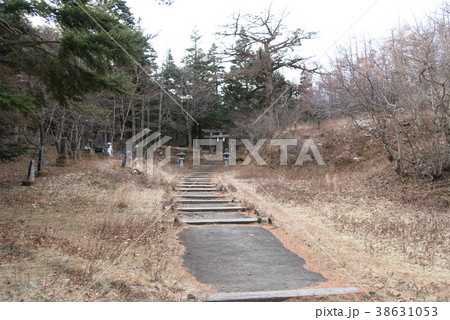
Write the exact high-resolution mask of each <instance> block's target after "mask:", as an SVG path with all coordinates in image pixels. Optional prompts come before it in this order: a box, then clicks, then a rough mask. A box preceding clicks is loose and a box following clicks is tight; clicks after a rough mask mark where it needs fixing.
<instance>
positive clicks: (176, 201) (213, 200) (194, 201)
mask: <svg viewBox="0 0 450 320" xmlns="http://www.w3.org/2000/svg"><path fill="white" fill-rule="evenodd" d="M231 202H233V200H231V199H194V200H192V199H178V200H175V203H186V204H199V203H204V204H211V203H231Z"/></svg>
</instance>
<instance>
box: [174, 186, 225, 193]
mask: <svg viewBox="0 0 450 320" xmlns="http://www.w3.org/2000/svg"><path fill="white" fill-rule="evenodd" d="M176 189H177V191H190V192H193V191H218V189H217V188H184V187H181V188H176Z"/></svg>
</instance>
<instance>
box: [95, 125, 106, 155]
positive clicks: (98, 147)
mask: <svg viewBox="0 0 450 320" xmlns="http://www.w3.org/2000/svg"><path fill="white" fill-rule="evenodd" d="M105 147H106V132H105V131H102V130H99V131H97V136H96V138H95V152H96V153H103V151H104V148H105Z"/></svg>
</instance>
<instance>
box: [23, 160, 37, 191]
mask: <svg viewBox="0 0 450 320" xmlns="http://www.w3.org/2000/svg"><path fill="white" fill-rule="evenodd" d="M34 177H35V170H34V160H31V161H30V165H29V167H28V175H27V180H26V181H24V182H22V185H24V186H31V185H32V184H33V183H34Z"/></svg>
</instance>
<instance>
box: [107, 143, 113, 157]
mask: <svg viewBox="0 0 450 320" xmlns="http://www.w3.org/2000/svg"><path fill="white" fill-rule="evenodd" d="M106 154H107V155H108V156H109V157H112V155H113V146H112V143H111V142H108V147H107V148H106Z"/></svg>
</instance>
